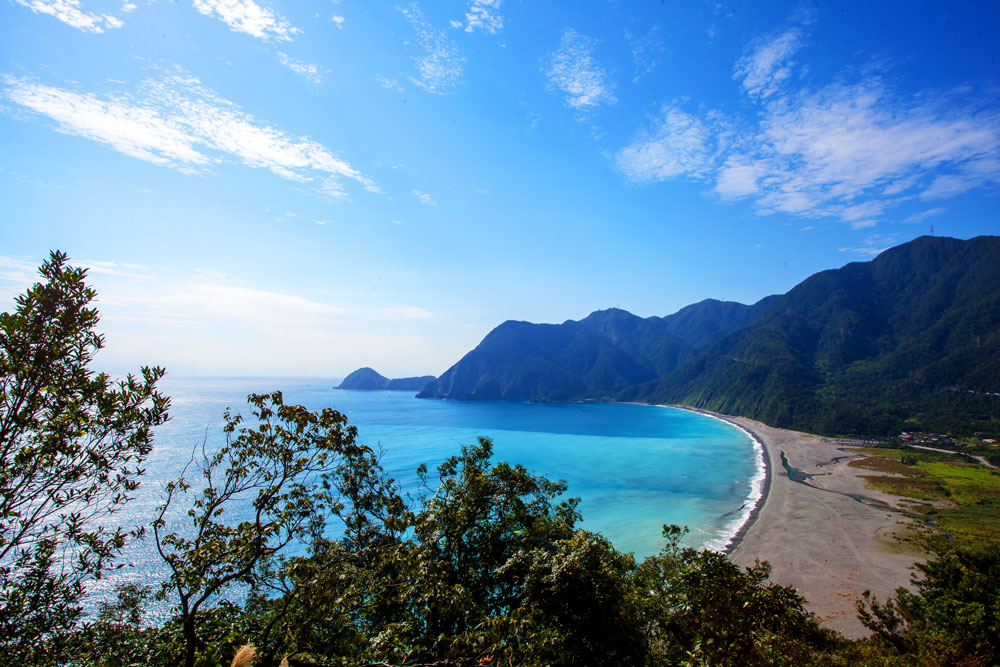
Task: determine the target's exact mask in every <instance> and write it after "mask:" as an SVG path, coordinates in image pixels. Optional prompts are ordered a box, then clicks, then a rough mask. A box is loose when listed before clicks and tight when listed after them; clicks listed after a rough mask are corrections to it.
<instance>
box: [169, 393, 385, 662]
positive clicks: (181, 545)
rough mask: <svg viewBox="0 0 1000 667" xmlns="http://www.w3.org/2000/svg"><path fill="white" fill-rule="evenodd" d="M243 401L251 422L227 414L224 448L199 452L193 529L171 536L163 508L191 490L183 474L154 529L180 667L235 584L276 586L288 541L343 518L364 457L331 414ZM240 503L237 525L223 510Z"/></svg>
mask: <svg viewBox="0 0 1000 667" xmlns="http://www.w3.org/2000/svg"><path fill="white" fill-rule="evenodd" d="M247 401H248V403H250V405H251V406H252V411H253V415H254V422H253V423H252V424H251V425H247V426H241V424H242V423H243V419H242V417H241V416H240V415H235V416H234V415H232V414H231V413H230V412H229V411H228V410H227V411H226V414H225V419H226V425H225V427H224V430H225V433H226V443H225V445H224V446H223V447H221V448H220V449H219V450H218V451H216V452H215V453H213V454H208V453H206V452H205V451H204V449H203V451H202V456H201V477H202V479H203V481H204V485H205V486H204V490H203V491H201V493H200V494H197V495H195V497H194V500H193V502H192V504H191V508H190V509H189V510H188V512H187V516H188V518H189V519H190V531H187V532H184V531H174V532H168V526H167V521H168V518H169V513H170V508H171V507H172V506H173V505H174V504H175V503H176V502H177V501H178V500H179V499H180V498H181V496H182V494H185V493H186V492H187V491H189V489H190V487H191V483H190V482H188V481H187V479H186V478H185V477H184V476H182V477H181V478H180V479H178V480H175V481H173V482H170V483H169V484H168V485H167V488H166V494H167V495H166V499H165V500H164V502H163V504H162V505H161V506H160V508H159V515H158V517H157V518H156V520H155V521H154V522H153V533H154V536H155V540H156V548H157V550H158V551H159V554H160V556H161V557H162V558H163V560H164V562H166V564H167V566H168V567H169V570H170V574H169V578H168V580H167V581H166V582H164V584H163V586H162V591H161V593H162V595H163V596H173V597H174V598H175V599H176V601H177V612H178V615H179V617H180V620H181V623H182V624H183V633H184V646H185V648H184V664H185V665H186V666H187V667H191V666H192V665H194V663H195V658H196V656H197V652H198V650H199V648H200V647H201V646H202V642H201V640H200V638H199V620H200V618H201V616H202V615H203V613H204V611H205V610H206V609H208V608H210V607H211V605H212V604H213V603H214V602H216V601H217V600H218V599H219V597H220V595H221V594H223V593H224V592H225V591H226V590H227V589H228V588H229V587H231V586H233V585H243V586H246V587H251V588H253V587H260V586H262V585H266V584H267V583H268V582H269V581H271V580H273V575H274V572H273V570H272V569H270V567H269V566H270V565H271V564H272V563H273V562H274V561H275V559H276V558H277V557H278V555H279V553H280V552H281V550H282V549H284V548H285V547H286V546H287V545H289V544H290V543H292V542H296V541H300V542H303V543H306V542H314V541H317V540H321V539H322V537H323V535H324V533H325V530H326V521H327V517H328V515H331V514H332V515H343V513H344V508H345V505H344V503H343V502H342V494H341V489H342V488H343V480H344V479H349V478H350V476H351V474H350V473H351V471H352V470H354V469H356V468H357V465H358V464H357V462H358V461H359V460H361V461H364V460H367V458H366V457H367V456H368V455H369V454H370V450H369V449H368V448H367V447H364V446H362V445H359V444H357V443H356V442H355V440H356V438H357V429H356V428H355V427H353V426H348V425H347V418H346V417H344V416H343V415H342V414H341V413H339V412H337V411H335V410H332V409H329V408H327V409H324V410H323V411H322V412H320V413H319V414H317V413H315V412H309V411H308V410H306V409H305V408H304V407H302V406H301V405H285V403H284V400H283V398H282V394H281V392H277V391H276V392H273V393H270V394H251V395H250V396H249V397H248V398H247ZM241 505H242V506H243V507H248V508H249V509H248V511H247V512H246V516H245V517H244V520H242V521H239V522H238V523H236V522H227V521H226V519H227V518H228V515H227V512H228V511H230V510H233V509H235V508H238V507H240V506H241ZM347 516H348V518H350V517H352V516H353V514H352V513H350V511H348V515H347ZM289 595H290V596H291V597H292V598H294V595H295V594H294V591H289Z"/></svg>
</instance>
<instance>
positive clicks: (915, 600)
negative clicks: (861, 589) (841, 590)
mask: <svg viewBox="0 0 1000 667" xmlns="http://www.w3.org/2000/svg"><path fill="white" fill-rule="evenodd" d="M931 548H932V550H933V551H935V552H936V553H935V557H934V558H932V559H931V560H929V561H927V562H926V563H918V564H917V565H916V568H917V570H918V571H919V572H920V574H922V575H923V576H922V577H921V578H919V579H918V578H917V577H916V576H914V580H913V586H914V588H915V589H916V591H915V592H911V591H908V590H907V589H905V588H899V589H897V590H896V595H895V597H894V598H890V599H888V600H887V601H886V602H885V603H881V604H880V603H879V602H878V601H877V600H875V599H874V597H872V596H871V595H870V594H869V592H868V591H865V593H864V599H863V600H862V601H861V602H860V603H859V604H858V616H859V617H860V618H861V622H862V623H864V624H865V626H866V627H867V628H868V629H870V630H871V631H872V632H873V633H874V641H875V643H876V644H878V645H880V647H881V648H882V649H883V651H884V652H886V653H888V654H889V655H895V656H901V657H902V661H901V662H902V663H909V664H914V663H919V664H952V665H969V666H978V665H995V664H998V661H1000V588H998V586H997V580H998V579H1000V547H997V546H996V545H991V546H987V547H983V548H979V549H972V548H968V547H957V546H951V545H946V544H940V543H932V544H931Z"/></svg>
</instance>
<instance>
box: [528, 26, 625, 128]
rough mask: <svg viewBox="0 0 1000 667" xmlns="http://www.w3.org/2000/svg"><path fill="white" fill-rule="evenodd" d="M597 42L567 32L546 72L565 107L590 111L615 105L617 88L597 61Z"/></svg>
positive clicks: (573, 31)
mask: <svg viewBox="0 0 1000 667" xmlns="http://www.w3.org/2000/svg"><path fill="white" fill-rule="evenodd" d="M596 45H597V40H595V39H592V38H590V37H587V36H586V35H581V34H580V33H578V32H577V31H575V30H573V29H572V28H567V29H566V30H565V31H564V32H563V34H562V38H561V40H560V42H559V48H558V49H556V51H555V52H553V53H552V54H551V55H550V56H549V58H548V63H547V65H546V67H545V68H544V70H543V71H544V73H545V76H546V77H547V78H548V81H549V84H550V85H551V86H552V87H553V88H555V89H556V90H558V91H559V92H561V93H562V94H563V96H564V99H565V101H566V105H567V106H569V107H570V108H572V109H576V110H579V111H587V110H590V109H593V108H595V107H598V106H601V105H605V104H607V105H610V104H615V103H616V102H617V101H618V98H616V97H615V94H614V84H613V83H612V82H611V81H609V80H608V75H607V72H606V71H605V70H604V68H603V67H602V66H601V65H600V64H599V63H598V62H597V59H596V58H595V57H594V47H595V46H596Z"/></svg>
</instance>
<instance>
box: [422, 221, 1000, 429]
mask: <svg viewBox="0 0 1000 667" xmlns="http://www.w3.org/2000/svg"><path fill="white" fill-rule="evenodd" d="M998 257H1000V238H998V237H978V238H974V239H970V240H968V241H959V240H957V239H949V238H935V237H921V238H918V239H916V240H914V241H912V242H910V243H906V244H903V245H900V246H897V247H895V248H891V249H890V250H887V251H885V252H884V253H882V254H881V255H879V256H878V257H876V258H875V259H874V260H872V261H871V262H858V263H852V264H848V265H847V266H844V267H843V268H840V269H837V270H831V271H824V272H822V273H818V274H816V275H814V276H812V277H810V278H808V279H806V280H805V281H803V282H802V283H800V284H799V285H797V286H796V287H795V288H793V289H792V290H791V291H789V292H788V293H787V294H784V295H781V296H777V297H768V298H766V299H763V300H762V301H760V302H759V303H758V304H756V305H754V306H743V305H741V304H730V303H720V302H714V301H704V302H701V303H699V304H695V305H693V306H688V307H687V308H685V309H683V310H681V311H679V312H678V313H675V314H674V315H670V316H668V317H664V318H655V317H653V318H647V319H641V318H638V317H636V316H634V315H631V314H629V313H626V312H624V311H620V310H609V311H598V312H596V313H593V314H591V315H590V316H589V317H587V318H586V319H584V320H581V321H580V322H573V321H569V322H565V323H563V324H561V325H538V324H529V323H526V322H505V323H504V324H502V325H500V326H499V327H497V328H496V329H495V330H494V331H492V332H491V333H490V334H489V335H488V336H487V337H486V338H485V339H483V341H482V343H481V344H480V345H479V346H478V347H477V348H476V349H474V350H473V351H471V352H469V353H468V354H467V355H466V356H465V357H464V358H463V359H462V360H461V361H459V362H458V363H457V364H455V365H454V366H453V367H452V368H450V369H449V370H448V371H447V372H446V373H445V374H444V375H442V376H441V378H440V379H439V380H438V381H437V383H432V385H430V386H428V387H427V388H425V389H424V390H423V392H421V394H420V395H421V396H428V397H438V398H457V399H462V400H479V399H508V400H553V401H564V400H583V399H592V400H605V399H615V400H628V401H642V402H650V403H674V404H682V405H690V406H694V407H700V408H708V409H711V410H716V411H719V412H723V413H726V414H738V415H742V416H745V417H751V418H754V419H759V420H761V421H763V422H765V423H768V424H771V425H773V426H778V427H784V428H794V429H799V430H805V431H810V432H813V433H823V434H830V435H844V434H858V435H874V436H887V435H895V434H898V433H899V432H900V431H903V430H920V431H935V432H942V433H943V432H951V433H955V434H971V433H972V432H975V431H980V432H986V433H990V434H996V433H998V432H1000V395H997V394H1000V384H998V382H1000V381H998V380H997V378H1000V262H998V261H997V258H998Z"/></svg>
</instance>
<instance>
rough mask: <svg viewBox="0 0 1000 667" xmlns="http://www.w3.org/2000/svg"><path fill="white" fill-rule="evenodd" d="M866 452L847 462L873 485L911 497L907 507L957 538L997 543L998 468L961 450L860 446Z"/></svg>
mask: <svg viewBox="0 0 1000 667" xmlns="http://www.w3.org/2000/svg"><path fill="white" fill-rule="evenodd" d="M858 451H859V453H864V454H867V455H868V457H867V458H864V459H859V460H856V461H851V462H850V463H849V465H851V466H854V467H857V468H865V469H868V470H871V471H872V472H876V473H882V474H878V475H866V476H865V479H866V480H867V482H868V484H869V485H871V486H872V487H873V488H876V489H878V490H880V491H884V492H886V493H890V494H893V495H896V496H902V497H905V498H912V499H913V500H914V502H913V503H912V504H910V508H911V509H912V510H913V511H915V512H919V513H921V514H925V515H926V516H927V517H928V519H929V520H930V521H929V524H930V525H932V526H934V525H936V528H937V530H938V531H939V532H940V533H942V534H943V535H945V536H946V537H948V539H951V540H954V541H955V542H956V543H958V544H963V545H968V546H983V545H986V544H995V543H1000V471H998V470H991V469H989V468H986V467H984V466H982V465H979V464H977V463H974V462H972V461H970V460H969V459H967V458H965V457H964V456H954V455H948V454H938V453H936V452H925V451H918V450H910V449H862V450H858Z"/></svg>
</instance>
